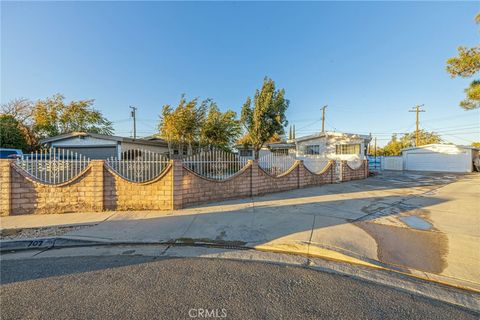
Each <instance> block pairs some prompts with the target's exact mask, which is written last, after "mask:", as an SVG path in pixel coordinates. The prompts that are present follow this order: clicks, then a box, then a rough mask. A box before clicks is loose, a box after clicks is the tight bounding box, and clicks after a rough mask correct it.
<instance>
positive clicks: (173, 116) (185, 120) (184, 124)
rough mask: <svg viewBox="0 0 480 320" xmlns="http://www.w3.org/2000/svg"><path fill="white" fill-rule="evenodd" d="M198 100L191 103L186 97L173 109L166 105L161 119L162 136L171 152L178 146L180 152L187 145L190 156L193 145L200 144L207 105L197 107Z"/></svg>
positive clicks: (195, 99)
mask: <svg viewBox="0 0 480 320" xmlns="http://www.w3.org/2000/svg"><path fill="white" fill-rule="evenodd" d="M197 101H198V98H194V99H192V100H190V101H187V100H186V99H185V95H182V96H181V97H180V102H179V104H178V106H177V107H176V108H175V109H173V108H172V107H171V106H170V105H164V106H163V108H162V115H161V117H160V123H159V131H160V136H161V137H162V138H163V139H165V140H166V141H167V143H168V144H169V151H170V152H172V147H173V146H174V145H176V146H177V147H179V149H180V150H183V147H184V146H185V145H186V146H187V147H188V151H187V152H188V154H192V152H193V145H194V144H195V143H198V142H199V134H200V128H201V125H202V123H203V120H204V118H205V109H206V107H205V106H206V104H205V103H202V104H200V106H198V107H197Z"/></svg>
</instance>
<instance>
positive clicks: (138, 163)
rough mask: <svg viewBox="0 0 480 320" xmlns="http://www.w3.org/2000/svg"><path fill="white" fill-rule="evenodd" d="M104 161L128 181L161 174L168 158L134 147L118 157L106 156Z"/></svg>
mask: <svg viewBox="0 0 480 320" xmlns="http://www.w3.org/2000/svg"><path fill="white" fill-rule="evenodd" d="M105 163H106V165H107V166H108V167H110V168H111V169H112V170H113V171H115V172H116V173H117V174H118V175H120V176H121V177H123V178H124V179H126V180H128V181H132V182H146V181H150V180H152V179H154V178H156V177H158V176H159V175H160V174H162V173H163V171H164V170H165V169H166V168H167V166H168V164H169V163H170V160H169V159H168V158H167V157H166V156H164V155H162V154H160V153H156V152H153V151H149V150H141V149H134V150H128V151H125V152H123V153H122V154H121V156H120V157H111V158H108V159H107V160H106V162H105Z"/></svg>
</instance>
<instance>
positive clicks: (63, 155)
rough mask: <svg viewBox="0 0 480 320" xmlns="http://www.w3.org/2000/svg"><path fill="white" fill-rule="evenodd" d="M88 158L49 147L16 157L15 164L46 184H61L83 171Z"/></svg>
mask: <svg viewBox="0 0 480 320" xmlns="http://www.w3.org/2000/svg"><path fill="white" fill-rule="evenodd" d="M89 163H90V159H89V158H87V157H85V156H84V155H81V154H78V153H76V152H73V151H70V150H65V149H58V148H50V149H48V150H40V151H36V152H34V153H30V154H24V155H23V156H22V158H19V159H17V165H18V166H19V167H20V168H22V169H23V170H25V171H26V172H27V173H28V174H29V175H31V176H32V177H34V178H36V179H37V180H39V181H41V182H44V183H48V184H61V183H63V182H66V181H68V180H70V179H72V178H74V177H76V176H78V175H79V174H80V173H81V172H82V171H84V170H85V169H86V168H87V167H88V164H89Z"/></svg>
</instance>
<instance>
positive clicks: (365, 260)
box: [1, 173, 480, 291]
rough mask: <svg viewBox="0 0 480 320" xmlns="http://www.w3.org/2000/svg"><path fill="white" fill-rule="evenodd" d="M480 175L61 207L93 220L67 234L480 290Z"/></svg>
mask: <svg viewBox="0 0 480 320" xmlns="http://www.w3.org/2000/svg"><path fill="white" fill-rule="evenodd" d="M479 182H480V175H465V176H458V175H449V174H442V175H438V174H430V175H420V174H412V173H391V174H389V173H385V174H383V175H382V176H379V177H375V178H369V179H367V180H361V181H353V182H349V183H342V184H333V185H325V186H322V187H317V188H309V189H300V190H294V191H289V192H284V193H277V194H272V195H267V196H263V197H255V198H253V199H244V200H237V201H228V202H222V203H215V204H211V205H205V206H197V207H194V208H189V209H184V210H179V211H175V212H115V213H102V214H99V213H95V214H86V215H84V216H83V215H82V214H65V215H58V216H59V217H60V218H59V219H58V221H57V223H58V224H61V225H69V224H76V225H79V224H94V226H91V227H85V228H82V229H79V230H76V231H73V232H69V233H67V234H66V235H65V236H66V237H68V238H71V239H82V240H99V241H107V242H140V243H145V242H169V241H170V242H177V243H179V242H180V243H186V244H190V243H198V242H203V243H210V244H219V245H235V246H248V247H253V248H256V249H259V250H268V251H277V252H289V253H297V254H307V255H313V256H320V257H326V258H330V259H337V260H343V261H349V262H353V263H359V264H364V265H369V266H375V267H386V268H389V269H393V270H397V271H399V272H403V273H408V274H411V275H413V276H418V277H422V278H425V279H429V280H434V281H439V282H442V283H448V284H451V285H455V286H459V287H464V288H469V289H473V290H477V291H478V290H480V252H479V250H478V243H479V240H480V228H479V226H480V224H479V222H480V221H479V219H480V217H479V216H480V210H479V202H478V200H477V198H478V195H479V191H480V190H479ZM95 215H97V216H98V218H97V219H95V217H94V216H95ZM56 216H57V215H55V216H22V217H20V216H17V217H15V216H13V217H3V218H2V219H1V220H2V228H4V229H8V228H21V227H23V228H28V227H40V226H42V225H45V226H52V225H53V223H54V220H56ZM69 221H70V223H69Z"/></svg>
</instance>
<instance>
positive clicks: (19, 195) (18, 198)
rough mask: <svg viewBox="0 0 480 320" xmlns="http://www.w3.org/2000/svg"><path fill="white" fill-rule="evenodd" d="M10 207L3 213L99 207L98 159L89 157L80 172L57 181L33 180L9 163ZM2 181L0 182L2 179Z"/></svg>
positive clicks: (38, 212)
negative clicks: (48, 182) (87, 164)
mask: <svg viewBox="0 0 480 320" xmlns="http://www.w3.org/2000/svg"><path fill="white" fill-rule="evenodd" d="M9 168H10V174H11V183H10V211H3V210H2V215H5V214H10V215H18V214H44V213H66V212H79V211H102V210H103V205H102V201H101V198H99V194H100V195H101V193H102V186H101V181H98V178H99V177H100V175H99V174H98V172H99V171H100V172H101V170H102V168H103V163H102V162H101V161H92V162H91V163H90V165H89V166H88V167H87V168H86V169H85V171H84V172H83V173H81V174H80V175H79V176H77V177H76V178H74V179H73V180H71V181H69V182H67V183H64V184H59V185H49V184H44V183H41V182H38V181H36V180H35V179H34V178H32V177H30V176H29V175H28V174H27V173H25V172H24V171H23V170H22V169H21V168H19V167H17V166H16V165H14V164H13V163H12V164H11V165H10V166H9ZM2 184H3V182H2ZM2 193H3V192H2Z"/></svg>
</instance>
